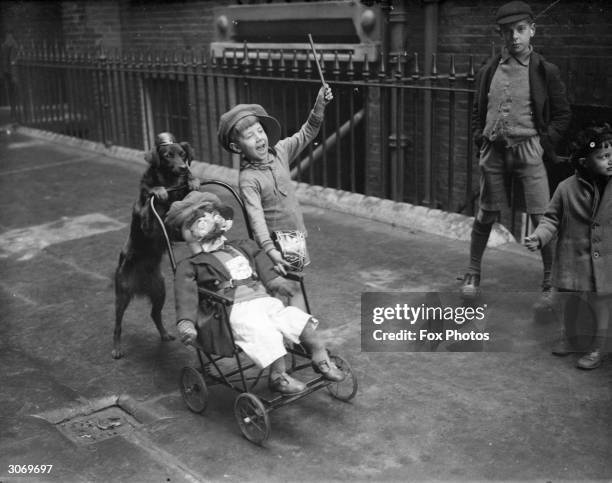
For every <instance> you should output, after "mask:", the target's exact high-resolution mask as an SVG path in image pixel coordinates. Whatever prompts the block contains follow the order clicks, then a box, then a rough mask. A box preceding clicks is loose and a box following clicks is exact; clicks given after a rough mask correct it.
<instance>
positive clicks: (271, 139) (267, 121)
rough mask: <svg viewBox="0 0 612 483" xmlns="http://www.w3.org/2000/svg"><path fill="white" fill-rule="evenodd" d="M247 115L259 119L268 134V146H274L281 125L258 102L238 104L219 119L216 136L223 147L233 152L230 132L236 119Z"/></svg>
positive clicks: (278, 138) (236, 121) (277, 139)
mask: <svg viewBox="0 0 612 483" xmlns="http://www.w3.org/2000/svg"><path fill="white" fill-rule="evenodd" d="M247 116H255V117H256V118H257V119H258V120H259V122H260V123H261V125H262V127H263V128H264V131H266V135H267V136H268V145H269V146H274V145H275V144H276V143H277V142H278V141H279V140H280V134H281V127H280V124H279V122H278V121H277V120H276V119H275V118H273V117H272V116H269V115H268V113H267V112H266V110H265V109H264V108H263V107H261V106H260V105H259V104H238V105H236V106H234V107H232V108H231V109H230V110H229V111H227V112H226V113H225V114H223V115H222V116H221V118H220V119H219V129H218V131H217V137H218V138H219V142H220V143H221V146H223V148H224V149H226V150H227V151H230V152H234V151H233V150H232V149H231V148H230V133H231V132H232V129H234V126H236V124H237V123H238V121H240V120H241V119H244V118H245V117H247Z"/></svg>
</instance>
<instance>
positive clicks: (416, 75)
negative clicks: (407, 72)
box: [412, 52, 421, 80]
mask: <svg viewBox="0 0 612 483" xmlns="http://www.w3.org/2000/svg"><path fill="white" fill-rule="evenodd" d="M420 76H421V74H420V72H419V53H418V52H415V53H414V56H413V65H412V79H413V80H418V79H419V77H420Z"/></svg>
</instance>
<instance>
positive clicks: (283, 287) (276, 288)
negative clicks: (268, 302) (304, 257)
mask: <svg viewBox="0 0 612 483" xmlns="http://www.w3.org/2000/svg"><path fill="white" fill-rule="evenodd" d="M292 289H293V285H292V284H291V282H290V281H289V280H287V279H286V278H284V277H276V278H273V279H272V280H270V281H269V282H268V290H269V291H270V293H271V294H272V295H279V296H281V297H287V298H291V297H293V290H292Z"/></svg>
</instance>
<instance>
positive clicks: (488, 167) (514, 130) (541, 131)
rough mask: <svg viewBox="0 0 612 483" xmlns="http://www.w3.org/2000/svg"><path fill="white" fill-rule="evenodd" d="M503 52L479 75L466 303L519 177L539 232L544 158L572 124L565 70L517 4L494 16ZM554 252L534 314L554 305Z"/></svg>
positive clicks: (545, 258) (545, 190)
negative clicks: (476, 188) (476, 192)
mask: <svg viewBox="0 0 612 483" xmlns="http://www.w3.org/2000/svg"><path fill="white" fill-rule="evenodd" d="M496 21H497V25H498V27H499V31H500V35H501V36H502V39H503V42H504V50H503V52H502V54H501V55H499V56H496V57H495V58H493V59H492V60H490V61H489V62H487V63H486V64H485V65H484V67H483V68H482V69H481V70H480V71H479V72H478V74H477V76H476V96H475V98H474V105H473V110H472V132H473V136H474V142H475V143H476V146H477V147H478V148H479V159H480V160H479V166H480V171H481V177H480V207H479V210H478V213H477V214H476V217H475V219H474V225H473V227H472V234H471V243H470V263H469V266H468V269H467V272H466V273H465V275H464V277H463V285H462V287H461V293H462V296H463V297H464V298H465V299H474V298H476V297H477V296H478V295H479V293H480V280H481V264H482V256H483V254H484V251H485V248H486V245H487V241H488V240H489V235H490V233H491V228H492V226H493V223H494V222H495V221H496V220H497V218H498V216H499V213H500V211H501V208H502V206H503V204H507V195H506V187H505V183H504V178H505V177H506V176H508V175H509V174H513V175H514V176H515V177H516V178H518V179H520V181H521V184H522V187H523V192H524V195H525V205H526V208H527V213H528V214H529V216H530V217H531V221H532V222H533V224H534V226H537V225H538V223H539V221H540V219H541V217H542V216H543V214H544V212H545V211H546V207H547V206H548V202H549V199H550V192H549V187H548V177H547V175H546V168H545V166H544V161H543V157H544V156H546V158H547V159H548V160H550V161H554V160H555V159H556V156H555V151H554V150H555V145H556V144H557V143H558V142H559V141H560V140H561V138H562V136H563V134H564V132H565V131H566V129H567V128H568V126H569V122H570V117H571V111H570V107H569V103H568V100H567V96H566V92H565V86H564V84H563V82H562V81H561V76H560V73H559V69H558V68H557V67H556V66H555V65H554V64H551V63H550V62H547V61H545V60H544V58H543V57H542V56H540V55H539V54H537V53H536V52H534V51H533V47H532V46H531V39H532V38H533V36H534V35H535V23H534V17H533V12H532V11H531V8H530V7H529V5H527V4H526V3H525V2H521V1H513V2H509V3H506V4H504V5H502V6H501V7H500V8H499V9H498V11H497V15H496ZM552 260H553V247H552V245H548V246H545V247H543V249H542V262H543V265H544V276H543V280H542V297H541V299H540V300H539V302H538V303H537V304H536V309H544V308H547V307H550V306H551V304H552V286H551V268H552Z"/></svg>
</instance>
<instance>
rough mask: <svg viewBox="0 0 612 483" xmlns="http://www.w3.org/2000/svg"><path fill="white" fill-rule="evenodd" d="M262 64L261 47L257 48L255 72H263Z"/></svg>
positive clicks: (258, 73)
mask: <svg viewBox="0 0 612 483" xmlns="http://www.w3.org/2000/svg"><path fill="white" fill-rule="evenodd" d="M261 70H262V65H261V56H260V54H259V49H256V50H255V73H256V74H257V75H260V74H261Z"/></svg>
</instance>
